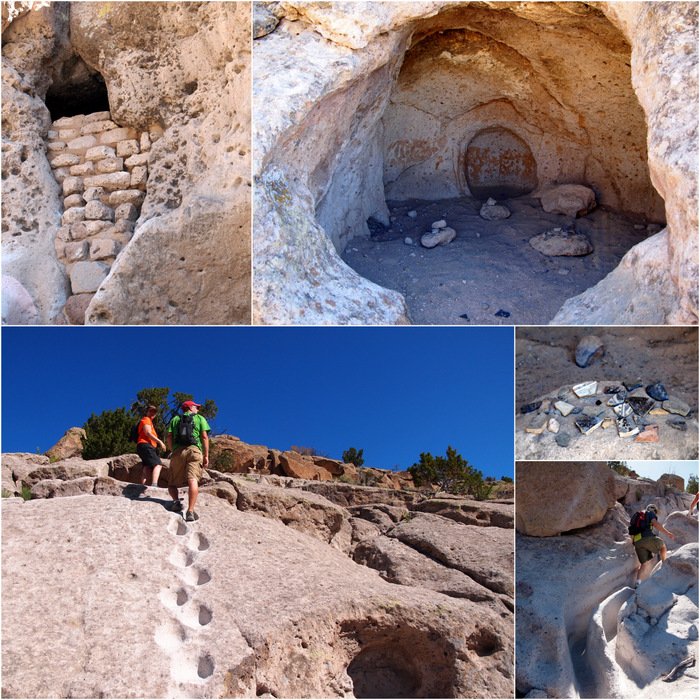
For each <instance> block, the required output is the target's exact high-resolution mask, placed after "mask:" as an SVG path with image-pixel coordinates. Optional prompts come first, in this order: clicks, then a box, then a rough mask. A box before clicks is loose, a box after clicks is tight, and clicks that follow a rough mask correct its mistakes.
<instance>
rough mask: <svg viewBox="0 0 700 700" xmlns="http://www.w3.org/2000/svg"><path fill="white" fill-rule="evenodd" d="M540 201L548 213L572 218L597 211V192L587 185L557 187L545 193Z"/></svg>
mask: <svg viewBox="0 0 700 700" xmlns="http://www.w3.org/2000/svg"><path fill="white" fill-rule="evenodd" d="M540 200H541V202H542V208H543V209H544V210H545V211H546V212H550V213H554V214H564V215H565V216H570V217H571V218H576V217H577V216H584V215H585V214H588V212H589V211H592V210H593V209H595V205H596V201H595V192H594V191H593V190H592V189H591V188H590V187H586V186H585V185H556V186H555V187H551V188H550V189H548V190H547V191H546V192H543V193H542V195H541V197H540Z"/></svg>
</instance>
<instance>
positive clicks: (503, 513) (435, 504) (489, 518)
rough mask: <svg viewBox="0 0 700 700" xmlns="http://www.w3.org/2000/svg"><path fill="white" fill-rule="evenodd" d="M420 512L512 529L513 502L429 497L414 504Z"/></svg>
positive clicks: (465, 522)
mask: <svg viewBox="0 0 700 700" xmlns="http://www.w3.org/2000/svg"><path fill="white" fill-rule="evenodd" d="M415 508H416V510H418V511H420V512H421V513H435V514H436V515H441V516H442V517H443V518H450V519H451V520H456V521H457V522H459V523H464V524H465V525H478V526H479V527H503V528H507V529H511V530H512V529H513V504H512V503H510V504H509V503H494V502H493V501H473V500H467V499H453V498H450V499H442V498H431V499H428V500H426V501H423V502H422V503H419V504H417V505H416V506H415Z"/></svg>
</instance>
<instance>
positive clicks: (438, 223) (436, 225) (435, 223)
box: [430, 219, 447, 229]
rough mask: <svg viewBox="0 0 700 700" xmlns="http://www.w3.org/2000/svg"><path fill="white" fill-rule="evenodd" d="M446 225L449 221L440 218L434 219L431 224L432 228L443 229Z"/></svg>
mask: <svg viewBox="0 0 700 700" xmlns="http://www.w3.org/2000/svg"><path fill="white" fill-rule="evenodd" d="M446 227H447V221H445V219H440V221H433V223H432V225H431V226H430V228H432V229H441V228H446Z"/></svg>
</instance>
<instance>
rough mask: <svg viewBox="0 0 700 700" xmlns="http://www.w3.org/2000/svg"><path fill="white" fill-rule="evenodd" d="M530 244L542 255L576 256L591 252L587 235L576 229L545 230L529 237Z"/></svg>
mask: <svg viewBox="0 0 700 700" xmlns="http://www.w3.org/2000/svg"><path fill="white" fill-rule="evenodd" d="M530 245H531V246H532V247H533V248H534V249H535V250H537V251H539V252H540V253H542V254H543V255H549V256H551V257H554V256H567V257H578V256H581V255H588V254H589V253H592V252H593V244H592V243H591V242H590V240H589V239H588V237H587V236H585V235H584V234H582V233H578V232H576V231H554V230H552V231H545V232H544V233H540V234H538V235H537V236H533V237H532V238H531V239H530Z"/></svg>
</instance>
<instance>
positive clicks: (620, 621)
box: [516, 462, 698, 698]
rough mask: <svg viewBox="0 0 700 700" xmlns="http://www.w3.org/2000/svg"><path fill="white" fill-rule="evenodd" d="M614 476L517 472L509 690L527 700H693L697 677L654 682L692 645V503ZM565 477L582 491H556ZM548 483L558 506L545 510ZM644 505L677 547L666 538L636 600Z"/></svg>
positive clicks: (530, 467)
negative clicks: (665, 698)
mask: <svg viewBox="0 0 700 700" xmlns="http://www.w3.org/2000/svg"><path fill="white" fill-rule="evenodd" d="M569 464H571V465H572V466H573V471H571V473H569V472H570V469H569V466H568V465H569ZM606 469H607V472H608V473H607V474H606V473H605V471H604V470H606ZM521 471H522V475H521ZM611 472H612V470H611V469H610V468H609V467H606V466H605V464H601V463H595V462H591V463H589V468H588V469H587V470H586V469H585V465H584V464H583V463H577V462H574V463H567V462H524V463H520V462H519V463H518V468H517V470H516V483H517V484H518V502H517V508H516V527H517V529H518V535H517V538H516V552H517V555H516V569H517V578H516V597H517V606H516V617H517V620H518V631H517V650H518V651H517V654H518V663H517V677H516V687H517V690H518V692H519V693H522V695H523V696H524V697H533V698H534V697H568V698H575V697H633V696H634V697H658V695H659V694H667V693H668V692H669V691H668V688H669V687H672V688H673V695H674V696H678V697H685V696H686V695H688V696H690V695H692V693H694V692H696V688H697V671H696V670H694V669H690V670H688V669H685V670H684V671H681V672H680V673H678V674H677V675H676V677H675V678H674V679H673V685H672V686H667V685H666V684H664V683H662V682H661V679H660V676H661V675H662V673H663V674H666V673H668V672H669V671H671V670H672V669H673V668H674V666H676V664H678V663H679V662H681V661H682V660H683V659H685V658H686V657H687V656H688V655H689V654H691V653H692V649H693V647H694V645H695V644H696V643H697V638H696V637H697V635H695V633H694V631H693V630H694V625H696V624H697V616H698V598H697V544H692V542H695V543H697V519H695V518H691V517H690V516H687V515H686V514H685V513H686V512H687V509H688V507H689V506H690V503H691V499H692V496H691V495H690V494H685V493H682V492H681V491H679V490H678V489H673V488H669V487H667V486H665V485H664V484H663V483H660V482H652V481H650V480H645V479H632V478H628V477H620V476H618V475H617V474H615V473H614V472H612V477H611V478H610V479H609V478H608V477H610V473H611ZM567 475H568V476H569V480H570V481H571V482H572V483H576V484H577V485H578V488H577V489H573V490H572V489H569V488H564V489H563V490H560V489H557V484H558V483H561V481H562V480H563V479H564V478H565V477H566V476H567ZM521 476H522V477H523V478H522V481H521ZM547 483H548V484H550V487H551V488H552V489H553V491H552V492H553V493H556V494H557V498H556V502H555V503H554V504H552V506H551V507H546V508H543V507H542V493H543V490H542V489H543V484H547ZM649 503H654V504H656V505H657V506H658V507H659V522H661V523H662V524H664V525H665V527H666V528H667V529H668V530H669V531H671V532H672V533H674V530H675V532H677V533H678V535H679V538H678V539H679V540H680V541H679V542H674V541H672V540H670V539H669V538H666V537H665V536H663V535H662V538H663V539H664V541H665V542H666V543H667V545H668V549H669V556H668V559H667V561H666V562H665V563H664V564H663V565H661V566H659V565H658V564H657V566H656V568H655V569H654V571H653V572H652V573H651V575H650V577H649V578H646V576H644V577H643V578H645V580H644V581H643V582H642V584H641V585H640V586H639V588H638V589H636V591H635V589H634V588H632V586H633V585H634V580H635V576H636V571H637V568H638V566H639V562H638V560H637V556H636V554H635V551H634V548H633V547H632V545H631V543H630V537H629V534H628V531H627V526H628V524H629V519H630V516H631V514H632V513H634V512H635V511H638V510H643V509H644V508H645V507H646V505H647V504H649ZM536 505H539V508H540V513H539V515H537V516H535V506H536ZM669 514H670V515H669ZM567 520H568V522H569V524H570V525H571V527H569V526H567V525H566V521H567ZM690 533H692V534H690ZM674 534H675V533H674ZM688 538H690V539H688ZM685 542H689V543H688V544H686V543H685ZM555 572H556V574H555ZM693 582H694V583H693ZM657 628H658V631H659V633H660V634H658V635H656V634H655V632H656V631H657ZM662 636H663V638H662ZM652 637H653V638H654V640H655V641H654V642H653V643H650V642H648V641H642V640H650V639H651V638H652ZM661 686H663V688H664V689H663V690H661V688H660V687H661Z"/></svg>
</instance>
